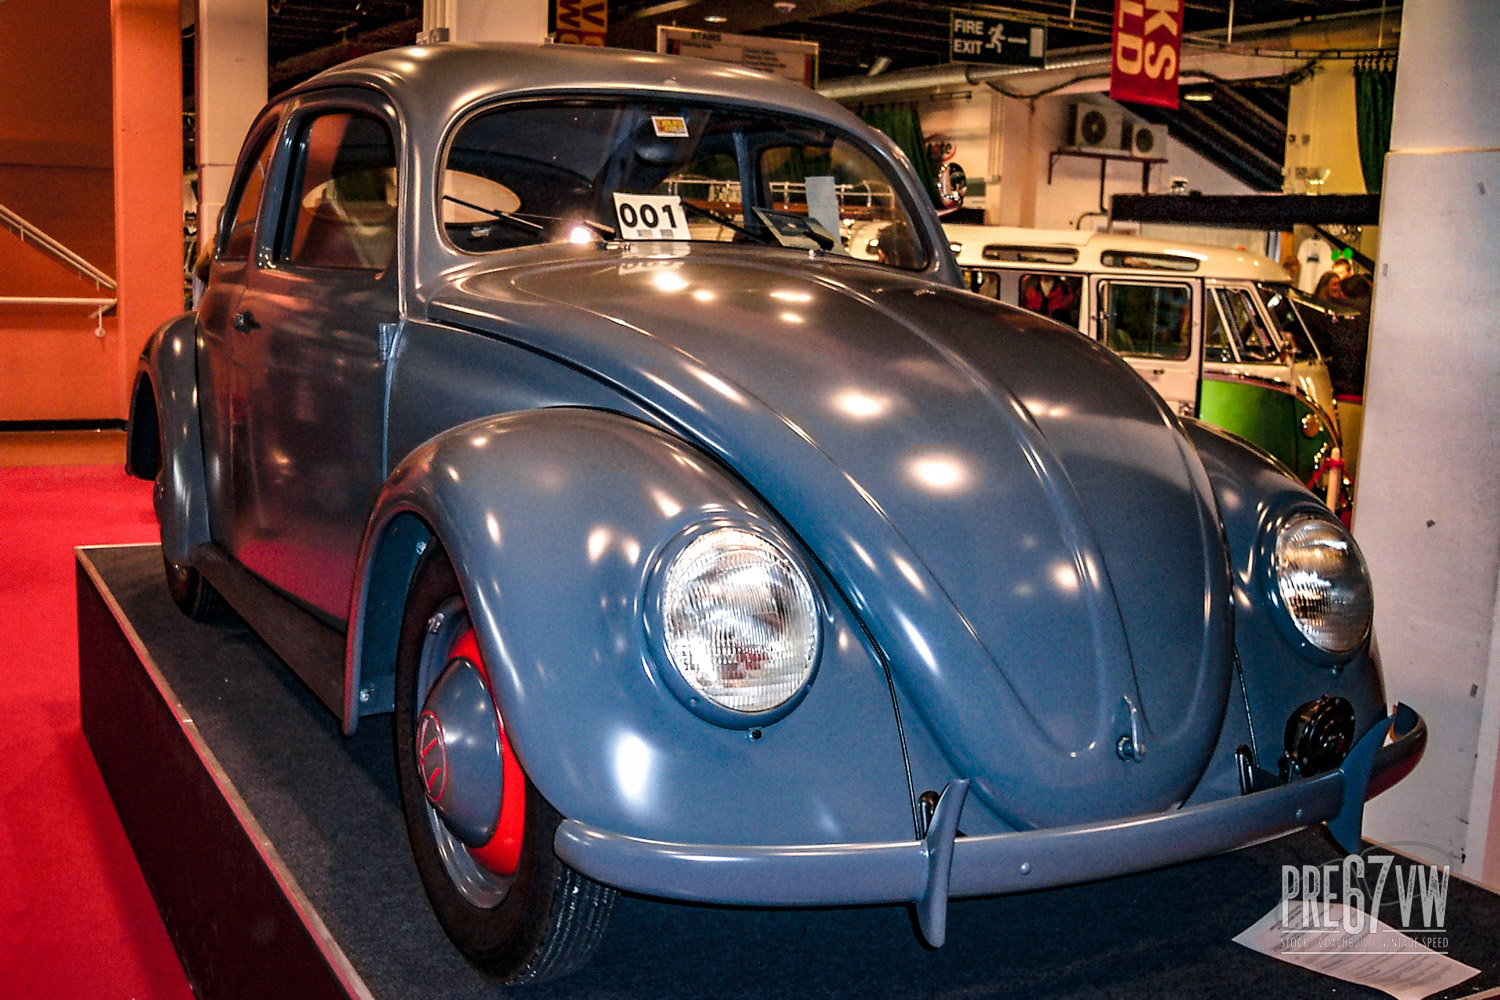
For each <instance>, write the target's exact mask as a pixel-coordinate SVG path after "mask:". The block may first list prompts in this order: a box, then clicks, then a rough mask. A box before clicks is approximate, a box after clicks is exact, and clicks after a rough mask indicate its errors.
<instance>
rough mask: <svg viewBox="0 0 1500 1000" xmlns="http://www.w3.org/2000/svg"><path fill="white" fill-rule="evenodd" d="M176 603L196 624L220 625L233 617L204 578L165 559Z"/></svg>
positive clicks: (212, 586) (169, 584)
mask: <svg viewBox="0 0 1500 1000" xmlns="http://www.w3.org/2000/svg"><path fill="white" fill-rule="evenodd" d="M161 561H162V567H163V569H164V570H165V571H166V575H167V590H168V592H169V593H171V595H172V601H173V603H175V604H176V605H177V607H178V608H180V609H181V610H182V613H183V614H185V615H187V616H188V617H189V618H191V619H193V621H197V622H219V621H223V620H224V619H225V618H227V617H229V604H228V603H227V602H226V601H225V600H224V597H223V595H222V594H220V593H219V592H218V591H217V590H215V589H214V585H213V584H211V583H209V582H208V581H207V580H206V579H204V577H203V574H202V573H200V572H198V571H197V570H196V569H194V568H193V567H191V566H187V565H184V564H183V563H179V562H173V561H172V560H171V559H170V558H168V557H167V555H166V554H163V555H162V557H161Z"/></svg>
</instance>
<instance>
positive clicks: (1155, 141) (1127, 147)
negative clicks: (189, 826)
mask: <svg viewBox="0 0 1500 1000" xmlns="http://www.w3.org/2000/svg"><path fill="white" fill-rule="evenodd" d="M1121 140H1122V141H1121V144H1120V148H1121V149H1122V150H1123V151H1125V152H1127V153H1129V154H1130V155H1131V156H1165V155H1167V133H1166V129H1164V128H1162V127H1161V126H1160V125H1147V124H1144V123H1142V122H1125V123H1124V125H1123V126H1122V131H1121Z"/></svg>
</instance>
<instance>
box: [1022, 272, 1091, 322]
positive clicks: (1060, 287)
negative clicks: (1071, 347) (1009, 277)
mask: <svg viewBox="0 0 1500 1000" xmlns="http://www.w3.org/2000/svg"><path fill="white" fill-rule="evenodd" d="M1082 298H1083V276H1082V275H1076V274H1047V273H1041V274H1023V275H1021V301H1020V306H1021V308H1022V309H1029V310H1031V311H1032V312H1034V313H1041V314H1042V315H1043V316H1046V317H1047V318H1048V319H1055V320H1057V321H1058V322H1059V323H1066V324H1067V325H1068V326H1071V327H1072V328H1073V329H1075V330H1076V329H1078V312H1079V305H1080V302H1081V300H1082Z"/></svg>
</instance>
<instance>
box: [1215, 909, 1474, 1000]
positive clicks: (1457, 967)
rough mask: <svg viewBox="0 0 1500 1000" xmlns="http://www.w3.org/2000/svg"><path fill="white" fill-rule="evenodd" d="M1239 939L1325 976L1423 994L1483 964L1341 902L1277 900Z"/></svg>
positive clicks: (1413, 996)
mask: <svg viewBox="0 0 1500 1000" xmlns="http://www.w3.org/2000/svg"><path fill="white" fill-rule="evenodd" d="M1234 941H1235V943H1236V944H1242V945H1244V946H1245V947H1246V948H1249V949H1251V950H1252V951H1258V952H1260V953H1261V954H1263V955H1270V956H1271V957H1272V958H1278V959H1280V960H1281V961H1283V962H1288V963H1290V964H1292V965H1297V966H1301V967H1302V968H1304V969H1311V970H1312V971H1314V972H1321V973H1322V974H1324V975H1325V976H1334V977H1335V978H1338V979H1342V980H1345V981H1346V982H1351V983H1359V984H1360V985H1363V986H1369V987H1373V988H1374V989H1377V990H1382V991H1384V992H1386V993H1389V994H1390V995H1391V996H1393V997H1395V998H1396V1000H1423V998H1424V997H1429V996H1431V995H1432V994H1434V993H1438V992H1441V991H1443V990H1446V989H1449V988H1450V987H1453V986H1456V985H1458V984H1459V983H1461V982H1463V981H1464V980H1465V979H1468V978H1470V977H1471V976H1476V975H1478V974H1479V970H1478V969H1475V968H1472V967H1470V966H1467V965H1465V964H1463V963H1462V962H1459V961H1457V960H1455V959H1452V958H1449V957H1448V956H1447V955H1444V954H1441V953H1439V952H1436V951H1433V950H1432V949H1431V948H1428V947H1427V946H1426V945H1424V944H1422V943H1421V942H1419V941H1417V940H1416V939H1415V938H1412V937H1410V936H1408V935H1406V934H1403V933H1401V932H1400V931H1398V930H1396V929H1395V928H1394V927H1390V926H1388V925H1387V924H1385V923H1383V922H1382V921H1380V920H1379V919H1377V918H1376V917H1374V916H1372V915H1371V914H1369V913H1366V912H1365V911H1364V910H1360V909H1353V908H1350V909H1347V910H1346V908H1345V907H1344V904H1343V903H1332V902H1329V903H1323V902H1314V903H1312V904H1311V905H1308V906H1304V905H1303V904H1302V901H1301V900H1296V899H1293V900H1286V901H1283V902H1279V903H1277V904H1276V905H1275V906H1273V907H1272V908H1271V912H1269V913H1267V914H1266V915H1265V916H1263V917H1261V918H1260V919H1259V920H1257V921H1256V922H1255V923H1253V924H1251V925H1250V926H1249V927H1247V928H1246V929H1245V930H1243V931H1241V932H1240V933H1239V934H1238V935H1236V936H1235V938H1234Z"/></svg>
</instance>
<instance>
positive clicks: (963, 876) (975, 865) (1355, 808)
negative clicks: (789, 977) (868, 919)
mask: <svg viewBox="0 0 1500 1000" xmlns="http://www.w3.org/2000/svg"><path fill="white" fill-rule="evenodd" d="M1388 734H1392V735H1393V736H1394V738H1393V740H1392V742H1390V743H1386V737H1387V735H1388ZM1426 745H1427V725H1426V723H1425V722H1423V721H1422V718H1421V716H1419V715H1418V714H1417V713H1416V712H1415V711H1413V710H1412V709H1411V708H1409V707H1407V706H1406V705H1398V706H1396V711H1395V713H1394V714H1393V715H1390V716H1387V717H1386V718H1384V719H1382V720H1381V721H1380V722H1378V723H1376V724H1375V725H1374V726H1373V727H1371V728H1370V730H1369V732H1367V733H1366V734H1365V735H1364V737H1363V738H1361V739H1360V741H1359V742H1358V743H1357V744H1355V746H1354V749H1353V750H1351V751H1350V752H1349V756H1348V757H1347V758H1345V760H1344V763H1343V766H1341V767H1340V768H1339V769H1338V770H1336V771H1329V772H1327V773H1324V774H1320V775H1317V776H1316V777H1312V778H1305V779H1297V780H1293V781H1291V782H1289V783H1287V784H1285V785H1281V786H1279V787H1276V788H1271V789H1267V790H1264V791H1259V792H1252V793H1250V794H1248V795H1241V796H1239V797H1237V798H1233V799H1221V800H1219V801H1216V802H1205V803H1203V804H1201V805H1196V806H1189V807H1186V808H1182V809H1171V810H1168V811H1166V812H1161V813H1154V814H1150V815H1146V816H1135V817H1130V818H1127V819H1118V820H1110V821H1107V822H1103V823H1087V824H1080V825H1077V826H1065V827H1054V828H1051V829H1046V830H1025V831H1019V832H1016V833H1000V834H990V835H985V836H978V837H959V836H958V818H959V814H960V813H961V812H962V811H963V803H964V797H965V796H966V795H967V794H968V790H969V782H968V780H967V779H958V780H955V781H953V782H951V783H950V784H949V785H948V787H947V788H946V789H944V791H943V795H942V798H941V799H940V800H939V801H938V804H937V808H936V810H935V811H934V813H933V816H932V822H931V823H930V824H929V828H928V831H927V835H926V837H925V838H923V839H922V840H911V841H896V842H891V843H874V844H805V845H802V844H799V845H784V846H758V845H718V844H670V843H663V842H661V841H654V840H644V839H641V838H637V837H627V836H623V835H621V834H617V833H610V832H608V831H606V830H599V829H596V828H594V827H591V826H589V825H588V824H586V823H580V822H578V821H577V820H564V821H563V823H562V824H561V825H560V826H559V827H558V830H557V837H556V839H555V841H554V846H555V847H556V850H557V855H558V857H560V858H561V859H562V860H563V861H565V862H566V863H567V864H568V865H569V866H570V867H572V868H573V869H575V870H576V871H579V872H581V873H583V874H584V875H587V876H589V877H590V878H592V879H594V880H596V881H599V882H603V883H604V884H606V885H612V886H615V887H616V888H619V889H626V890H629V891H632V892H640V893H643V894H646V895H650V896H660V897H664V898H668V899H682V900H691V901H694V902H703V903H722V904H727V905H741V906H849V905H856V904H861V903H892V902H911V903H914V904H915V905H916V909H917V920H918V923H919V924H920V925H921V928H922V934H923V936H924V937H925V938H926V939H927V940H928V941H929V942H930V943H932V944H933V945H935V946H936V945H941V944H942V943H943V940H944V938H945V937H946V933H947V911H948V900H949V899H950V898H952V897H963V896H989V895H998V894H1002V893H1008V892H1020V891H1024V890H1028V889H1043V888H1048V887H1051V886H1058V885H1068V884H1073V883H1078V882H1088V881H1092V880H1094V879H1100V878H1109V877H1112V876H1115V875H1124V874H1128V873H1130V872H1136V871H1144V870H1146V869H1149V868H1157V867H1161V866H1163V865H1170V864H1176V863H1178V862H1181V861H1189V860H1192V859H1194V858H1202V857H1208V856H1211V855H1214V854H1221V853H1223V852H1225V851H1230V850H1234V849H1236V848H1239V847H1248V846H1249V845H1251V844H1255V843H1259V842H1261V841H1265V840H1270V839H1272V838H1275V837H1279V836H1281V835H1283V834H1286V833H1290V832H1292V831H1293V830H1297V829H1300V828H1302V827H1306V826H1311V825H1312V824H1314V823H1319V822H1325V821H1326V822H1327V823H1328V828H1329V831H1330V832H1331V833H1332V834H1333V835H1334V838H1335V839H1336V840H1337V841H1338V842H1339V844H1340V845H1341V846H1343V848H1344V849H1345V850H1348V851H1355V850H1358V844H1359V837H1360V826H1361V821H1362V818H1363V815H1364V804H1365V801H1366V799H1368V798H1370V797H1372V796H1374V795H1378V794H1379V793H1380V792H1382V791H1384V790H1385V789H1387V788H1389V787H1390V786H1391V785H1394V784H1395V783H1396V782H1398V781H1400V780H1401V779H1402V778H1404V777H1406V775H1407V774H1409V773H1410V772H1411V770H1412V768H1414V767H1416V765H1417V762H1418V761H1419V760H1420V759H1421V757H1422V752H1423V750H1424V749H1425V748H1426Z"/></svg>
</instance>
